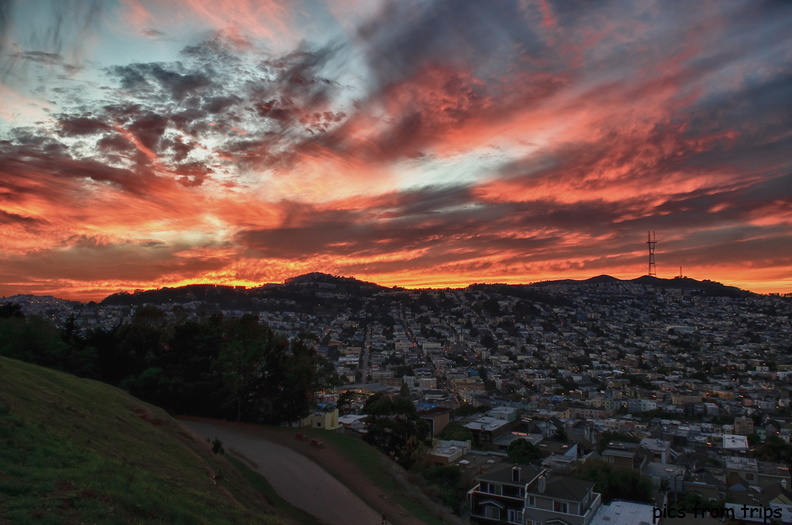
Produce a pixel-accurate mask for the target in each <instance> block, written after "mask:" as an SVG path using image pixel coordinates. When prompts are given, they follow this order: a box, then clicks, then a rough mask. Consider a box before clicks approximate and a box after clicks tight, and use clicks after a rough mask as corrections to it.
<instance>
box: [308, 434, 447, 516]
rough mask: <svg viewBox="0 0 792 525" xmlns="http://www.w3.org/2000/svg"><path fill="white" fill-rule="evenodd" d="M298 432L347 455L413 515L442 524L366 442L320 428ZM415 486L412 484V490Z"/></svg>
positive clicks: (382, 489)
mask: <svg viewBox="0 0 792 525" xmlns="http://www.w3.org/2000/svg"><path fill="white" fill-rule="evenodd" d="M301 432H303V433H304V434H307V435H309V436H311V437H312V438H316V439H319V440H321V441H324V442H325V443H328V444H330V445H332V446H333V447H335V448H336V449H337V450H338V451H339V452H341V453H342V454H343V455H344V456H345V457H346V458H347V459H349V460H350V461H352V462H353V463H355V464H356V465H357V466H358V467H359V468H360V470H361V472H363V474H364V475H365V476H366V478H367V479H368V480H369V481H370V482H371V483H372V484H374V485H376V486H377V487H378V488H379V489H380V490H381V491H382V492H383V493H384V494H385V495H386V496H387V497H388V499H390V500H392V501H395V502H397V503H398V504H400V505H401V506H403V507H404V508H405V509H406V510H407V511H409V512H410V513H411V514H412V515H413V516H415V517H416V518H418V519H420V520H421V521H423V522H424V523H427V524H430V525H442V524H443V520H442V519H440V518H439V517H437V516H436V515H435V513H434V512H433V509H430V508H427V507H426V506H425V505H424V504H423V503H422V502H421V501H419V500H417V499H416V498H414V497H411V496H410V495H409V494H406V493H405V491H404V489H403V487H402V486H401V485H400V484H399V483H398V482H397V481H396V480H395V479H394V478H393V476H392V475H391V474H390V473H389V469H388V467H391V468H392V461H391V460H390V459H389V458H388V457H387V456H385V455H384V454H382V452H380V451H379V450H377V449H376V448H374V447H372V446H371V445H369V444H368V443H366V442H364V441H362V440H360V439H359V438H356V437H354V436H349V435H346V434H342V433H339V432H333V431H329V430H322V429H301ZM417 490H418V489H417V488H416V491H417Z"/></svg>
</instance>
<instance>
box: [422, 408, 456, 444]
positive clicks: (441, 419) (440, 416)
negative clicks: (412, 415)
mask: <svg viewBox="0 0 792 525" xmlns="http://www.w3.org/2000/svg"><path fill="white" fill-rule="evenodd" d="M452 412H453V410H452V409H450V408H442V407H434V408H430V409H428V410H421V411H419V412H418V417H420V418H421V419H423V420H424V421H426V422H427V423H429V427H430V428H431V431H432V436H434V437H437V436H438V435H439V434H440V432H442V431H443V429H444V428H445V427H446V425H448V423H449V422H450V421H451V413H452Z"/></svg>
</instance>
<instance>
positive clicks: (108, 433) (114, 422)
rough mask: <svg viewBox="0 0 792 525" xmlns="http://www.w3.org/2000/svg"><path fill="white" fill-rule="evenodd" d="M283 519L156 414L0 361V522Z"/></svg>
mask: <svg viewBox="0 0 792 525" xmlns="http://www.w3.org/2000/svg"><path fill="white" fill-rule="evenodd" d="M6 519H8V520H10V521H11V522H12V523H16V522H24V523H27V522H42V523H213V524H214V523H265V524H281V523H283V524H288V523H292V521H290V520H289V519H288V518H284V517H281V516H280V515H278V511H277V510H275V509H274V508H273V507H272V506H271V505H270V504H269V503H268V502H267V500H266V499H265V497H264V496H263V495H261V494H260V493H259V492H257V491H256V490H255V489H254V488H253V487H252V486H251V485H250V484H249V482H248V481H246V480H245V478H244V477H243V475H242V474H241V473H240V472H239V471H238V470H237V469H235V468H234V466H233V465H232V464H231V463H229V462H228V461H227V460H226V458H225V457H224V456H222V455H219V454H213V453H212V450H211V446H210V445H209V443H207V442H206V441H203V440H201V439H200V438H198V437H196V436H195V435H193V434H192V433H191V432H189V431H188V430H186V429H185V428H184V427H183V426H181V424H179V423H178V422H176V421H175V420H173V419H172V418H171V417H170V416H168V415H167V413H165V411H163V410H161V409H159V408H156V407H154V406H151V405H148V404H146V403H143V402H142V401H139V400H138V399H135V398H134V397H131V396H129V395H128V394H126V393H125V392H123V391H121V390H119V389H116V388H113V387H110V386H108V385H105V384H103V383H99V382H96V381H92V380H88V379H80V378H77V377H74V376H71V375H69V374H65V373H62V372H57V371H54V370H49V369H46V368H41V367H38V366H35V365H30V364H27V363H22V362H20V361H16V360H13V359H7V358H4V357H0V522H3V521H4V520H6Z"/></svg>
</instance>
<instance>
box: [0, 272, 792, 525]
mask: <svg viewBox="0 0 792 525" xmlns="http://www.w3.org/2000/svg"><path fill="white" fill-rule="evenodd" d="M207 286H209V285H207ZM268 286H269V285H268ZM188 288H189V287H188ZM199 292H200V293H199ZM159 293H160V296H162V297H165V299H164V300H163V299H162V297H160V298H159V299H158V300H157V301H154V300H150V299H151V296H150V295H148V296H147V294H148V292H141V293H136V294H126V295H127V297H118V296H111V298H112V300H107V301H103V302H102V303H98V304H97V303H94V304H87V305H86V304H82V303H77V302H70V301H62V300H57V299H54V298H42V297H35V296H15V297H11V298H4V299H2V300H0V301H2V302H4V303H16V304H20V305H21V306H22V307H23V309H24V311H25V312H26V314H27V315H39V316H41V317H44V318H47V319H50V320H52V321H53V322H55V323H56V324H61V325H62V324H64V323H72V324H73V325H74V326H75V327H76V329H78V330H97V329H107V328H110V327H111V326H112V325H113V324H114V323H116V324H117V323H119V322H122V321H123V320H124V319H128V318H130V316H133V315H134V314H135V311H136V309H138V308H140V307H142V306H144V305H154V306H157V307H158V308H160V309H162V310H163V311H164V312H166V314H167V315H169V316H181V317H183V318H190V317H196V318H200V317H202V316H207V315H224V316H238V315H242V314H245V313H253V314H255V315H257V316H258V319H259V322H260V323H263V324H267V325H268V326H270V327H271V328H272V329H274V330H276V331H278V332H280V333H283V334H285V335H287V336H288V337H290V338H296V337H300V338H303V339H306V340H309V341H311V344H312V345H313V346H314V348H315V351H316V352H317V355H319V356H321V357H322V358H323V359H324V361H325V362H326V363H329V364H331V365H332V368H333V370H334V372H335V376H336V381H335V382H334V384H332V385H327V387H326V388H325V390H324V391H322V392H317V393H316V400H315V401H316V403H315V408H314V410H313V413H312V414H311V415H309V416H308V417H307V418H305V419H304V420H303V424H304V425H307V426H311V427H314V428H324V429H329V430H336V431H339V432H348V433H353V434H356V435H365V433H366V432H367V419H366V415H367V414H366V413H365V410H364V408H365V406H366V402H367V400H368V399H370V398H371V396H374V395H379V396H385V397H394V396H399V395H405V393H406V395H409V398H410V400H411V401H412V402H413V403H414V405H415V407H416V410H417V414H418V416H419V417H420V418H421V419H422V420H423V421H425V422H426V424H427V425H428V426H429V428H430V433H431V435H432V436H433V437H434V438H435V439H434V446H433V448H432V450H431V451H428V453H427V455H426V461H427V462H428V463H429V464H434V465H442V466H455V467H457V468H459V469H460V471H461V472H462V474H463V476H464V479H465V480H467V483H469V492H468V494H467V502H466V503H467V504H466V508H465V509H464V517H466V518H468V519H469V520H470V521H471V522H476V523H502V522H504V521H505V522H506V523H515V524H530V525H537V524H550V523H566V524H569V525H591V524H592V523H603V524H604V523H608V524H609V525H613V523H615V522H619V521H618V520H617V518H616V516H617V515H619V516H631V518H630V519H631V520H634V521H629V523H642V522H647V523H656V522H657V521H658V518H659V519H660V520H662V519H669V518H668V516H666V515H663V516H662V517H660V516H653V512H656V513H660V514H662V512H660V511H661V510H664V509H668V508H670V507H671V506H673V505H677V504H678V503H679V500H680V499H681V498H682V497H683V495H687V496H685V497H687V498H688V500H686V501H687V503H690V504H691V505H692V504H693V502H694V500H695V502H700V503H702V504H709V505H712V506H718V508H721V509H725V508H731V507H727V504H728V505H731V506H732V507H734V508H738V510H739V508H741V505H748V506H751V505H753V506H755V507H757V508H764V509H779V511H778V512H779V516H783V517H782V518H781V519H782V521H785V522H786V521H787V516H792V510H790V508H789V507H788V506H789V505H792V492H791V491H790V489H791V488H792V485H791V484H790V483H792V479H790V471H789V468H790V459H792V457H791V456H790V455H789V454H788V452H787V449H786V448H784V446H789V444H790V437H792V408H791V407H790V404H791V401H790V391H791V390H792V351H791V350H792V348H791V345H792V337H791V336H792V298H790V297H782V296H762V295H756V294H751V293H747V292H742V291H739V290H736V289H733V288H729V287H725V286H723V285H719V284H718V283H712V282H709V281H701V282H699V281H694V280H692V279H683V278H680V279H669V280H663V279H656V278H640V279H636V280H632V281H621V280H617V279H613V278H610V277H606V276H603V277H599V278H594V279H589V280H588V281H556V282H546V283H534V284H532V285H526V286H507V285H472V286H470V287H468V288H465V289H444V290H405V289H397V288H393V289H391V288H383V287H378V286H376V285H371V283H361V282H359V281H355V280H354V279H351V278H337V277H332V276H327V275H325V274H309V275H308V276H302V277H300V278H295V280H294V281H292V282H288V283H284V284H283V285H279V287H275V286H269V288H266V289H261V290H258V291H256V292H255V293H253V292H252V291H250V290H244V289H241V290H240V289H233V288H231V287H220V288H219V289H216V288H215V289H211V288H201V289H195V290H183V289H180V291H179V292H178V293H176V291H175V290H174V291H173V292H170V291H168V290H164V291H163V290H160V291H159ZM212 294H216V295H217V299H218V300H214V299H213V298H212V297H213V296H212ZM109 299H110V298H109ZM122 299H125V300H122ZM188 299H189V300H188ZM449 425H451V426H456V427H457V428H461V429H463V430H462V431H463V432H465V433H466V435H467V436H469V439H463V440H459V439H457V440H454V439H441V434H443V431H444V429H447V428H448V427H449ZM521 441H525V442H527V443H530V445H531V447H535V449H536V450H538V451H539V452H540V453H541V454H540V455H538V456H537V457H536V459H535V461H531V462H525V463H520V464H515V462H514V461H513V460H512V458H510V457H509V456H510V450H513V449H514V448H515V446H514V443H515V442H521ZM586 464H589V465H591V464H604V465H608V466H609V468H614V469H623V470H625V471H632V472H634V473H635V474H636V475H637V476H640V478H641V479H644V480H645V481H646V483H647V485H648V486H649V487H651V496H650V498H649V501H644V502H637V501H628V500H627V499H625V498H619V497H615V498H612V499H611V497H610V496H611V495H610V494H608V498H606V497H605V495H604V494H603V493H600V492H597V491H595V490H594V487H595V484H594V482H591V481H586V480H584V479H581V478H580V476H579V473H580V472H581V469H584V468H586V467H585V465H586ZM691 495H695V497H694V496H691ZM691 498H693V499H691ZM606 499H607V501H606ZM614 505H616V506H618V508H617V507H614ZM735 506H736V507H735ZM746 508H748V507H746ZM782 510H783V513H782ZM740 519H743V518H740ZM752 520H753V521H756V522H762V520H763V518H761V517H759V518H757V519H755V520H754V519H753V518H751V517H744V521H746V522H751V521H752ZM625 523H626V522H625Z"/></svg>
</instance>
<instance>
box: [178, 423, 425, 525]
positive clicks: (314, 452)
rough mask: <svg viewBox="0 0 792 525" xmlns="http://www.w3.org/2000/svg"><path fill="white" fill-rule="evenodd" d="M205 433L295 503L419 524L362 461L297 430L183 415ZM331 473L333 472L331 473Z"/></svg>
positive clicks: (351, 517) (318, 510)
mask: <svg viewBox="0 0 792 525" xmlns="http://www.w3.org/2000/svg"><path fill="white" fill-rule="evenodd" d="M180 420H181V422H182V423H184V424H185V425H187V426H188V427H190V428H191V429H192V430H193V431H194V432H196V433H198V434H199V435H200V436H203V437H209V438H214V437H217V438H219V439H220V440H222V441H223V444H224V446H225V447H226V448H228V449H233V450H234V451H236V452H238V453H240V454H241V455H242V456H244V457H245V458H247V459H248V460H249V461H250V462H253V463H254V464H255V465H256V470H257V471H258V472H259V473H260V474H262V475H263V476H264V477H266V478H267V480H268V481H269V482H270V483H271V484H272V485H273V487H275V490H277V492H278V494H280V495H281V496H282V497H283V498H284V499H286V500H288V501H289V502H290V503H292V504H293V505H295V506H297V507H300V508H302V509H304V510H305V511H306V512H308V513H310V514H312V515H314V516H317V517H318V518H319V519H320V520H322V521H323V522H326V523H330V524H333V525H335V524H338V525H346V524H350V525H357V524H361V525H379V524H380V523H381V521H382V519H381V515H382V514H385V515H386V516H387V518H388V523H390V524H393V525H419V524H420V523H422V522H421V521H420V520H418V519H417V518H415V517H414V516H412V515H411V514H410V513H409V512H407V511H406V510H405V509H404V508H403V507H402V506H401V505H398V504H396V503H394V502H392V501H390V500H389V499H387V497H386V496H385V495H384V494H383V493H382V492H381V491H380V490H379V489H378V488H377V487H376V486H374V485H372V484H371V483H369V482H368V480H367V479H366V477H365V476H364V475H363V473H362V472H360V470H359V469H358V467H357V466H356V465H355V464H354V463H352V462H350V461H349V460H347V459H346V458H345V457H344V456H343V455H342V454H341V453H340V452H338V451H337V450H335V449H334V448H333V447H332V446H331V445H325V446H324V447H323V448H321V449H317V448H313V447H311V446H310V445H309V444H308V443H305V442H302V441H298V440H297V439H295V437H294V435H295V432H296V430H294V429H291V430H287V429H274V428H267V427H261V426H258V425H248V424H244V423H228V422H224V421H217V420H211V419H201V418H181V419H180ZM328 472H329V473H332V474H333V475H332V476H331V475H330V474H328Z"/></svg>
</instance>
